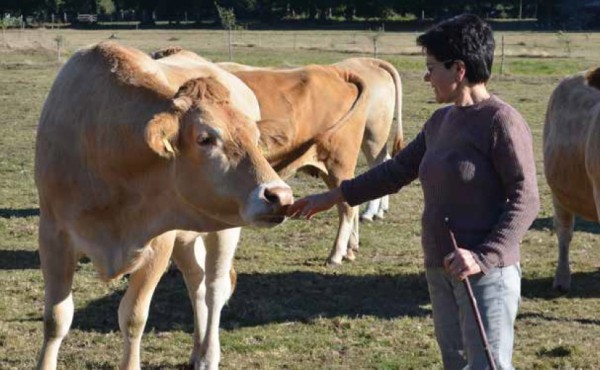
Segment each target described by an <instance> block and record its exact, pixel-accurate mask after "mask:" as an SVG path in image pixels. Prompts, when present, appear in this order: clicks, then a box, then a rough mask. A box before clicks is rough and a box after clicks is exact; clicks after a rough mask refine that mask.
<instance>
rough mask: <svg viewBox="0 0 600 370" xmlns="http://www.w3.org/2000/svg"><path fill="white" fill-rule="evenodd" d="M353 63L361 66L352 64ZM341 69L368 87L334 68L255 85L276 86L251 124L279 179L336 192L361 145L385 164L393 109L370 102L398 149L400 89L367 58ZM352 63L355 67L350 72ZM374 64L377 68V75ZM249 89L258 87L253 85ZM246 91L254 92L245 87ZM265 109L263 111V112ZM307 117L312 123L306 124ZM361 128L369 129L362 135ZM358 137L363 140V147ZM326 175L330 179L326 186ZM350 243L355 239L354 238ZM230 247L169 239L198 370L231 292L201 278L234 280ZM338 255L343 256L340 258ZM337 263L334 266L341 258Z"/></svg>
mask: <svg viewBox="0 0 600 370" xmlns="http://www.w3.org/2000/svg"><path fill="white" fill-rule="evenodd" d="M152 56H153V57H154V58H157V59H159V61H169V63H172V64H177V63H178V61H180V60H182V59H188V58H192V59H194V58H195V57H194V56H193V53H191V52H189V51H186V50H182V49H180V48H168V49H162V50H159V51H157V52H155V53H152ZM359 61H362V62H363V63H364V65H361V64H360V63H357V62H359ZM342 63H343V62H342ZM347 63H348V66H352V67H353V68H356V70H357V72H359V73H361V74H362V75H366V76H367V77H370V78H371V81H369V82H367V81H365V79H363V78H360V77H359V76H357V74H356V73H355V72H354V71H353V70H349V68H346V67H344V66H342V65H340V66H309V67H306V68H300V69H295V70H294V69H290V70H288V71H286V73H276V74H274V75H271V76H268V77H269V78H270V79H267V80H263V81H262V82H264V83H266V85H265V86H270V87H273V86H278V87H279V89H280V91H277V90H274V92H276V94H275V95H274V98H273V99H274V100H273V101H271V103H269V105H267V104H266V103H267V101H268V100H266V97H265V95H264V94H268V93H267V92H266V91H265V90H260V92H262V94H261V95H259V97H260V98H262V99H264V100H259V102H262V103H263V104H262V106H261V114H263V112H270V113H271V114H274V115H275V117H273V116H272V117H271V118H269V117H268V116H267V117H265V118H266V119H264V120H261V121H259V129H260V130H261V144H262V147H263V149H264V151H265V154H266V156H267V158H269V159H270V163H271V164H272V165H273V166H274V167H275V168H276V169H277V170H278V171H279V172H280V175H282V176H285V177H287V176H290V175H291V174H292V173H293V172H294V171H295V170H297V169H299V168H300V169H302V168H303V167H304V169H305V170H308V172H309V173H313V174H317V173H319V172H320V174H321V175H322V176H323V177H325V178H326V182H328V183H329V184H330V185H331V184H338V183H339V181H341V179H343V178H347V177H349V176H351V175H352V173H353V171H354V166H355V165H356V159H357V155H358V151H359V148H360V147H361V142H362V147H363V150H364V149H365V148H368V149H369V150H372V153H375V154H372V156H371V158H378V159H379V160H381V158H384V159H385V158H386V157H387V156H386V154H381V153H382V152H385V151H386V149H385V146H386V141H387V131H389V128H390V126H389V125H391V120H392V115H393V111H394V104H391V105H390V104H382V103H381V102H379V101H375V100H374V99H382V100H383V99H385V100H386V101H387V100H389V99H388V98H389V96H396V97H397V100H396V108H397V111H396V118H397V120H398V122H399V128H398V130H397V133H396V141H395V148H396V149H398V148H400V147H401V146H402V126H401V118H400V114H399V112H400V105H399V104H400V102H401V99H400V97H401V95H400V94H401V92H400V91H401V90H400V86H401V85H400V79H399V76H398V74H397V72H396V71H395V69H394V68H393V66H391V65H389V67H388V64H387V63H386V62H383V61H378V60H374V59H369V58H360V59H359V58H356V60H353V59H350V60H348V61H347ZM354 63H357V64H356V65H353V64H354ZM381 64H384V66H383V67H378V66H380V65H381ZM219 65H220V66H222V67H226V69H230V70H232V71H233V70H236V71H237V72H239V71H245V72H248V71H252V72H257V71H267V70H274V71H276V69H272V68H257V67H251V66H245V65H241V64H237V63H229V64H221V63H219ZM376 68H380V69H383V70H384V71H386V70H387V71H389V72H388V73H389V74H390V75H391V76H392V77H391V79H392V80H393V81H392V89H389V85H388V89H387V90H386V88H385V87H378V86H377V84H379V83H382V81H385V78H384V77H382V76H381V71H373V70H374V69H376ZM279 72H281V71H279ZM369 73H370V74H369ZM259 79H260V76H259ZM257 83H258V84H260V83H261V81H258V82H257ZM249 86H250V87H253V86H255V85H253V84H249ZM257 91H259V90H257ZM281 91H283V92H281ZM369 92H372V93H373V95H371V94H370V93H369ZM277 99H278V100H277ZM327 99H330V100H331V99H334V100H337V102H336V101H334V102H332V103H331V104H329V105H326V107H327V108H324V106H323V103H324V102H325V103H327ZM340 104H341V105H342V107H341V108H340V107H339V106H340ZM267 107H268V108H269V109H266V108H267ZM390 107H391V108H390ZM277 110H280V114H275V113H274V112H276V111H277ZM312 111H314V112H312ZM311 113H313V115H312V116H313V118H314V119H309V118H307V117H309V116H310V114H311ZM376 120H383V121H385V122H387V126H386V123H385V122H383V123H379V122H376ZM365 126H370V127H368V128H366V129H365ZM381 127H383V130H386V132H385V133H384V134H381V135H378V134H377V133H376V132H375V131H374V130H377V129H378V128H381ZM366 132H369V133H366ZM357 133H358V134H357ZM363 133H364V134H363ZM363 136H364V137H365V138H368V140H367V141H368V144H366V145H365V143H364V140H363ZM381 140H383V141H381ZM376 144H378V145H379V146H378V145H376ZM368 158H369V157H368ZM305 166H308V168H306V167H305ZM328 175H329V176H334V177H331V178H329V177H327V176H328ZM348 209H349V207H345V209H344V210H348ZM351 210H352V209H351ZM352 211H353V210H352ZM342 214H345V213H344V212H342ZM354 222H355V218H354ZM236 230H237V231H239V229H236ZM348 231H349V230H346V231H345V233H346V234H347V233H348ZM357 236H358V235H357V234H355V237H357ZM347 237H348V235H347ZM238 240H239V232H238V233H231V232H227V233H226V232H224V231H218V232H208V233H196V232H182V231H179V232H177V235H176V239H175V246H174V250H173V259H174V260H175V262H176V265H177V267H178V268H179V269H180V270H181V271H182V274H183V277H184V280H185V282H186V286H187V289H188V294H189V296H190V299H191V300H192V305H193V309H194V325H195V327H194V347H193V348H194V349H193V351H192V355H191V362H192V363H193V364H199V365H200V367H201V368H203V369H217V368H218V364H219V361H220V343H219V322H220V315H221V310H222V307H223V303H224V302H225V301H226V300H227V299H228V298H229V297H230V296H231V294H232V292H233V284H229V285H227V284H222V285H220V287H221V288H220V290H219V289H214V290H213V291H212V293H210V292H209V290H210V289H211V284H210V282H209V281H207V280H206V279H204V275H205V274H207V275H208V273H209V270H210V269H211V268H214V266H219V271H220V276H221V277H222V278H223V279H228V278H231V279H235V272H234V270H233V267H232V262H231V261H232V260H233V257H234V253H235V249H236V247H237V243H238ZM347 242H348V239H347V238H346V243H347ZM356 246H358V240H356ZM350 253H352V252H350ZM341 255H342V256H343V255H345V252H342V254H341ZM339 261H340V262H341V258H340V260H339ZM227 269H229V274H227Z"/></svg>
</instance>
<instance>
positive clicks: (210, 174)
mask: <svg viewBox="0 0 600 370" xmlns="http://www.w3.org/2000/svg"><path fill="white" fill-rule="evenodd" d="M259 114H260V111H259V109H258V104H257V101H256V98H255V97H254V95H253V94H252V92H251V91H250V90H249V89H248V88H247V87H246V86H245V85H244V84H243V83H241V81H239V80H238V79H237V78H236V77H235V76H233V75H231V74H229V73H227V72H224V71H223V70H222V69H220V68H217V67H215V66H214V65H211V64H210V63H208V62H206V61H204V60H202V59H201V58H199V57H198V58H196V57H195V56H193V55H187V56H185V57H182V58H180V59H179V60H178V61H177V62H176V63H175V62H171V61H168V60H165V61H162V62H161V61H155V60H153V59H152V58H151V57H149V56H148V55H147V54H145V53H143V52H141V51H139V50H136V49H133V48H129V47H125V46H122V45H119V44H117V43H115V42H101V43H99V44H96V45H92V46H89V47H86V48H84V49H81V50H79V51H77V52H76V53H75V54H74V55H73V56H72V57H71V58H70V59H69V61H68V62H67V63H66V64H65V65H64V66H63V67H62V69H61V70H60V72H59V74H58V76H57V77H56V80H55V81H54V83H53V85H52V88H51V90H50V93H49V95H48V97H47V99H46V102H45V104H44V107H43V110H42V113H41V116H40V120H39V124H38V131H37V139H36V150H35V182H36V186H37V189H38V194H39V205H40V221H39V255H40V261H41V269H42V274H43V277H44V283H45V286H44V289H45V308H44V340H43V345H42V349H41V352H40V356H39V360H38V365H37V367H38V369H45V370H47V369H55V368H56V366H57V358H58V351H59V347H60V345H61V342H62V340H63V338H64V337H65V336H66V334H67V332H68V330H69V327H70V325H71V322H72V319H73V313H74V305H73V298H72V292H71V290H72V282H73V275H74V271H75V269H76V264H77V261H78V259H79V258H80V257H81V256H84V255H85V256H87V257H88V258H89V259H90V260H91V262H92V263H93V265H94V266H95V268H96V269H97V271H98V275H99V276H100V278H101V279H103V280H105V281H110V280H114V279H118V278H120V277H122V276H123V275H125V274H129V275H130V277H129V284H128V288H127V291H126V293H125V295H124V297H123V299H122V300H121V302H120V305H119V312H118V316H119V327H120V329H121V331H122V333H123V338H124V353H123V356H122V361H121V364H120V368H121V369H140V342H141V336H142V333H143V329H144V326H145V323H146V318H147V316H148V309H149V305H150V300H151V297H152V294H153V292H154V289H155V287H156V285H157V283H158V281H159V279H160V277H161V275H162V273H163V272H164V270H165V268H166V267H167V264H168V262H169V259H170V257H171V254H172V251H173V248H174V245H175V244H176V243H177V240H178V238H181V235H185V232H182V231H177V230H192V231H196V232H208V231H217V230H225V231H223V232H222V237H223V238H225V239H226V238H227V237H228V236H230V235H231V236H230V238H235V237H236V235H238V234H239V231H238V230H239V226H242V225H256V226H264V227H271V226H275V225H277V224H280V223H281V222H283V220H284V218H285V217H284V214H285V208H286V206H287V205H289V204H291V203H292V202H293V198H292V192H291V189H290V188H289V187H288V186H287V184H285V183H284V182H283V181H282V180H281V178H280V177H279V176H278V175H277V174H276V172H275V171H274V170H273V169H272V168H271V166H270V165H269V164H268V162H267V161H266V159H265V157H264V156H263V154H262V153H261V151H260V149H259V147H258V140H259V131H258V129H257V126H256V120H257V119H258V118H259ZM227 230H233V232H231V233H230V234H228V231H227ZM173 258H174V259H175V260H176V263H178V264H180V265H183V266H185V261H180V260H179V259H180V258H182V257H181V254H176V255H173ZM205 270H206V276H205V277H204V278H205V279H206V280H211V279H212V281H211V283H212V284H213V285H218V284H220V281H222V280H223V279H221V277H220V276H218V274H220V273H221V271H220V270H219V266H206V267H205ZM225 271H226V272H227V273H228V272H229V268H228V267H225ZM215 276H216V277H215ZM226 280H229V277H228V276H227V277H226ZM225 285H226V287H225V289H223V288H222V287H217V288H215V290H216V291H218V292H221V291H227V288H228V287H229V282H227V283H225ZM211 294H212V292H211ZM213 296H214V294H213ZM211 299H213V297H211ZM198 366H199V365H198Z"/></svg>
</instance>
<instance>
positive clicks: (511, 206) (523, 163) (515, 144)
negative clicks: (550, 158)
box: [474, 108, 540, 273]
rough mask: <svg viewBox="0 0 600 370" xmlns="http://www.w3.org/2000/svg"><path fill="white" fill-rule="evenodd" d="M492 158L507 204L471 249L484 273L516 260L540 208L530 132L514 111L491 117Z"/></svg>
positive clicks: (500, 112) (504, 111) (499, 112)
mask: <svg viewBox="0 0 600 370" xmlns="http://www.w3.org/2000/svg"><path fill="white" fill-rule="evenodd" d="M491 156H492V163H493V165H494V167H495V169H496V171H497V173H498V175H499V177H500V180H501V182H502V185H503V187H504V190H505V196H506V204H505V207H504V210H503V212H502V214H501V215H500V218H499V219H498V222H497V223H496V225H494V227H493V228H492V231H491V232H490V233H489V234H488V236H487V237H486V238H485V240H484V241H483V242H482V243H481V244H480V245H478V246H477V247H476V248H475V250H474V254H475V257H476V259H477V260H478V262H479V265H480V266H481V268H482V271H483V272H484V273H486V272H487V271H488V270H489V269H490V268H493V267H499V266H500V267H501V266H504V259H505V258H504V257H505V256H508V255H512V254H516V255H517V257H518V254H519V245H520V243H521V239H522V238H523V236H524V235H525V233H526V232H527V230H528V229H529V226H531V224H532V223H533V221H534V220H535V217H536V215H537V213H538V211H539V208H540V200H539V195H538V188H537V179H536V170H535V160H534V157H533V144H532V137H531V132H530V130H529V127H528V126H527V123H526V122H525V120H524V119H523V117H521V115H520V114H519V113H518V112H517V111H515V110H513V109H510V108H507V109H501V110H499V111H498V112H497V113H496V115H495V116H494V120H493V124H492V148H491Z"/></svg>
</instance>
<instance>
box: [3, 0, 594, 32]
mask: <svg viewBox="0 0 600 370" xmlns="http://www.w3.org/2000/svg"><path fill="white" fill-rule="evenodd" d="M213 1H214V0H2V1H1V2H0V15H2V14H11V15H18V16H21V15H23V16H24V17H25V18H31V17H38V18H43V19H45V20H48V19H49V17H50V14H63V13H69V14H76V13H95V14H101V15H112V16H117V17H118V16H119V15H122V14H123V12H124V11H126V12H131V13H132V14H135V19H136V20H138V21H141V22H143V23H149V24H151V23H153V22H154V21H155V20H157V19H160V20H169V21H174V22H179V21H181V20H184V19H185V20H193V21H202V20H206V19H212V20H213V21H218V20H219V12H218V8H217V7H216V6H215V3H214V2H213ZM594 3H597V1H596V2H594V1H593V0H454V1H451V2H449V1H446V0H219V3H218V7H220V8H222V9H227V10H232V11H233V12H234V13H235V14H236V15H237V17H239V18H240V19H258V20H261V21H263V22H274V21H275V22H276V21H281V20H285V19H295V20H306V21H308V22H324V21H325V22H333V21H354V20H379V21H381V20H401V19H420V18H427V19H433V20H439V19H444V18H447V17H449V16H452V15H455V14H460V13H463V12H471V13H475V14H478V15H480V16H482V17H485V18H518V17H519V16H521V17H523V18H538V19H539V20H540V23H544V24H548V25H549V24H555V25H560V24H572V25H573V26H576V25H577V24H579V25H584V24H585V22H586V19H588V20H589V18H590V17H594V16H598V9H600V6H598V5H596V8H595V9H594V8H590V6H592V7H593V6H594V5H593V4H594ZM590 4H592V5H590ZM59 19H62V18H59Z"/></svg>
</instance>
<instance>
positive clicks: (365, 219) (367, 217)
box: [360, 213, 373, 222]
mask: <svg viewBox="0 0 600 370" xmlns="http://www.w3.org/2000/svg"><path fill="white" fill-rule="evenodd" d="M360 221H361V222H373V215H370V214H366V213H364V214H362V215H360Z"/></svg>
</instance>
